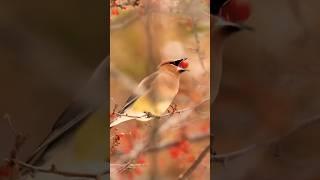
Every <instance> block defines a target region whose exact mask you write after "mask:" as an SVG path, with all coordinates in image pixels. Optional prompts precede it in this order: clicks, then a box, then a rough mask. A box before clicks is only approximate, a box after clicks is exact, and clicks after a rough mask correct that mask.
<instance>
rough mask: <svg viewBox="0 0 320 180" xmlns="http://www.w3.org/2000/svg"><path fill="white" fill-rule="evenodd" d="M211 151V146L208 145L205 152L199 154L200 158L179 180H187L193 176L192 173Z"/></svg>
mask: <svg viewBox="0 0 320 180" xmlns="http://www.w3.org/2000/svg"><path fill="white" fill-rule="evenodd" d="M209 150H210V144H208V145H207V146H206V147H205V148H204V149H203V151H202V152H201V153H200V154H199V156H198V158H197V159H196V160H195V161H194V162H193V163H192V165H191V166H190V167H189V168H188V169H187V170H186V171H185V172H184V173H182V174H180V176H179V179H187V178H188V177H189V176H190V175H191V174H192V172H193V171H194V170H195V169H196V168H197V167H198V166H199V164H200V163H201V161H202V160H203V159H204V157H205V156H206V154H207V153H208V152H209Z"/></svg>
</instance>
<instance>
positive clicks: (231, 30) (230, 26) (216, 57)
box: [210, 16, 252, 102]
mask: <svg viewBox="0 0 320 180" xmlns="http://www.w3.org/2000/svg"><path fill="white" fill-rule="evenodd" d="M211 21H212V24H213V28H212V30H211V36H212V46H211V47H210V48H211V56H212V57H211V59H212V67H213V73H211V77H210V79H211V82H212V83H211V87H213V89H212V92H211V95H210V98H211V101H212V102H214V101H215V99H216V97H217V95H218V93H219V89H220V84H221V78H222V65H223V63H222V56H223V48H224V45H225V41H226V39H228V38H229V37H230V36H232V35H233V34H235V33H236V32H239V31H241V30H252V28H251V27H249V26H246V25H243V24H238V23H233V22H230V21H226V20H224V19H223V18H221V17H219V16H212V17H211Z"/></svg>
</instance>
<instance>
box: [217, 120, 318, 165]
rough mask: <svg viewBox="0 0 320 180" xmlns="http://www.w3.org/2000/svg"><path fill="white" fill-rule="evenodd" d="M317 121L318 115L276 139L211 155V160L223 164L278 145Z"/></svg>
mask: <svg viewBox="0 0 320 180" xmlns="http://www.w3.org/2000/svg"><path fill="white" fill-rule="evenodd" d="M319 121H320V115H317V116H315V117H312V118H310V119H309V120H307V121H304V122H303V123H301V124H300V125H298V126H297V127H295V128H293V129H292V130H290V131H288V132H287V134H286V135H284V136H281V137H276V138H273V139H270V140H268V141H265V142H263V143H256V144H252V145H249V146H247V147H245V148H242V149H240V150H237V151H233V152H230V153H225V154H218V155H212V156H213V157H212V158H214V160H215V161H217V162H222V163H225V162H227V161H228V160H233V159H235V158H238V157H240V156H243V155H244V154H246V153H248V152H250V151H253V150H255V149H257V148H258V147H262V146H268V145H272V144H278V143H280V142H281V141H282V140H284V139H285V138H287V137H289V136H291V135H293V134H294V133H296V132H298V131H299V130H302V129H304V128H306V127H309V126H311V125H313V124H315V123H318V122H319Z"/></svg>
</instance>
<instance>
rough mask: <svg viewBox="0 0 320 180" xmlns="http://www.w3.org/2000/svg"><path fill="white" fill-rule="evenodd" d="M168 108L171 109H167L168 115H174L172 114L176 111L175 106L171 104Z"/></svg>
mask: <svg viewBox="0 0 320 180" xmlns="http://www.w3.org/2000/svg"><path fill="white" fill-rule="evenodd" d="M169 108H171V109H168V113H169V114H174V113H175V112H176V111H177V104H175V103H172V104H171V105H170V106H169Z"/></svg>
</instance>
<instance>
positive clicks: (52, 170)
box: [5, 159, 107, 179]
mask: <svg viewBox="0 0 320 180" xmlns="http://www.w3.org/2000/svg"><path fill="white" fill-rule="evenodd" d="M5 161H7V162H9V161H13V162H14V163H15V164H18V165H20V166H21V167H24V168H27V169H30V170H32V171H37V172H42V173H48V174H56V175H61V176H65V177H80V178H91V179H97V178H98V177H99V176H102V175H105V174H106V173H107V172H106V171H104V172H102V173H98V174H93V173H92V174H91V173H80V172H71V171H62V170H57V169H56V167H54V166H52V167H51V168H42V167H38V166H33V165H31V164H28V163H25V162H22V161H19V160H16V159H13V160H9V159H6V160H5Z"/></svg>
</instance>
